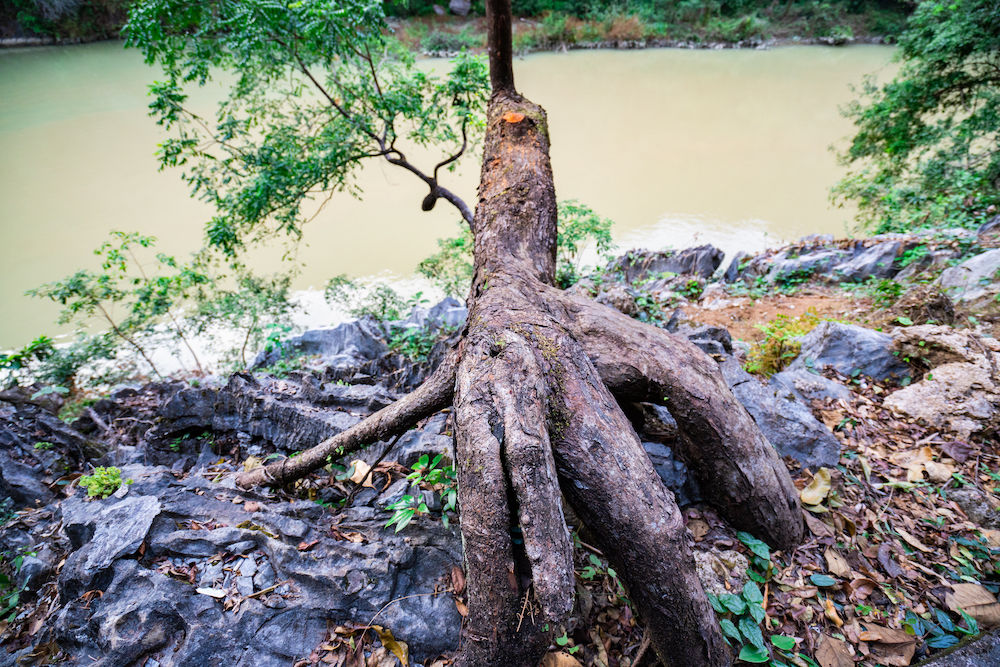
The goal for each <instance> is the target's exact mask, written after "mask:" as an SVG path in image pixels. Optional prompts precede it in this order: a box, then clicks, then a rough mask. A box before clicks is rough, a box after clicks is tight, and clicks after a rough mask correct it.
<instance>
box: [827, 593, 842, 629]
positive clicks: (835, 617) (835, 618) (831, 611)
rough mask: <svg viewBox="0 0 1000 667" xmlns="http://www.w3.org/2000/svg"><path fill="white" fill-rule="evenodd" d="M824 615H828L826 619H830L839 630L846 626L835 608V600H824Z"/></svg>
mask: <svg viewBox="0 0 1000 667" xmlns="http://www.w3.org/2000/svg"><path fill="white" fill-rule="evenodd" d="M823 613H824V614H826V617H827V618H828V619H830V620H831V621H832V622H833V624H834V625H836V626H837V627H838V628H839V627H840V626H842V625H843V624H844V621H843V619H841V618H840V615H839V614H838V613H837V608H836V607H835V606H834V604H833V600H831V599H830V598H826V599H825V600H823Z"/></svg>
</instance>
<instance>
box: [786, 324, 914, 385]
mask: <svg viewBox="0 0 1000 667" xmlns="http://www.w3.org/2000/svg"><path fill="white" fill-rule="evenodd" d="M891 345H892V337H891V336H889V335H888V334H885V333H882V332H880V331H873V330H871V329H866V328H864V327H859V326H857V325H854V324H843V323H841V322H821V323H820V324H819V325H818V326H817V327H816V328H815V329H813V330H812V331H810V332H809V333H807V334H806V335H805V336H803V337H802V349H801V351H800V352H799V356H798V357H796V358H795V360H794V361H792V363H791V364H789V365H788V368H789V369H806V370H809V369H821V368H824V367H826V366H829V367H831V368H833V369H834V370H836V371H837V372H838V373H841V374H843V375H852V374H853V373H854V372H855V371H860V373H861V374H862V375H866V376H868V377H870V378H872V379H875V380H879V381H886V380H901V379H902V378H904V377H909V375H910V369H909V367H908V366H907V365H906V364H904V363H903V362H902V361H900V359H899V358H898V357H897V356H895V355H893V353H892V350H891V349H890V348H891Z"/></svg>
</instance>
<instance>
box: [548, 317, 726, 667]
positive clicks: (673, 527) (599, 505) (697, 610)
mask: <svg viewBox="0 0 1000 667" xmlns="http://www.w3.org/2000/svg"><path fill="white" fill-rule="evenodd" d="M548 377H549V378H551V380H550V382H553V383H554V384H555V383H557V384H558V387H555V386H554V387H553V389H554V390H555V391H553V392H552V397H551V401H552V412H553V413H554V414H555V415H557V416H556V420H557V422H556V423H558V424H559V427H560V428H559V432H558V434H556V433H555V432H553V436H552V440H553V447H554V449H555V456H556V463H557V466H558V469H559V475H560V478H561V479H562V482H563V490H564V492H565V494H566V497H567V498H568V499H569V502H570V504H571V505H572V507H573V509H574V511H575V512H576V513H577V514H578V515H579V516H580V518H581V519H582V520H583V522H584V523H585V524H586V525H587V527H588V528H590V530H591V531H592V532H593V533H594V534H595V536H596V537H597V540H598V544H599V546H600V548H601V549H602V550H603V551H604V553H605V554H606V555H607V557H608V560H609V561H610V562H611V563H612V564H613V565H614V567H615V568H616V569H617V571H618V572H619V573H620V574H621V577H622V580H623V582H624V583H625V585H626V587H627V588H628V591H629V595H630V596H631V597H632V599H633V600H634V601H635V603H636V604H637V606H638V608H639V609H640V610H641V612H642V615H643V618H644V620H645V621H646V627H647V628H648V630H649V632H650V635H651V638H652V645H653V648H654V649H655V651H656V654H657V655H658V656H659V658H660V660H661V661H662V662H663V664H664V665H668V666H669V667H701V666H709V665H727V664H729V662H730V653H729V650H728V648H727V647H726V645H725V643H724V642H723V640H722V635H721V634H720V632H719V628H718V625H717V622H716V619H715V612H714V611H713V610H712V607H711V606H710V605H709V603H708V599H707V598H706V596H705V592H704V590H703V589H702V587H701V582H700V581H699V580H698V577H697V575H696V574H695V568H694V558H693V556H692V554H691V550H690V548H689V546H688V536H687V530H686V529H685V526H684V519H683V517H682V516H681V513H680V510H679V509H678V507H677V504H676V502H675V501H674V498H673V494H671V493H670V491H669V490H668V489H667V488H666V487H665V486H664V485H663V483H662V482H661V481H660V478H659V476H657V474H656V473H655V472H654V471H653V468H652V466H651V465H650V462H649V457H648V456H647V455H646V451H645V450H644V449H643V447H642V443H641V442H640V441H639V437H638V436H637V435H636V433H635V431H634V430H633V429H632V425H631V424H630V423H629V421H628V419H627V418H626V416H625V414H624V413H623V412H622V410H621V409H620V408H619V406H618V404H617V403H616V402H615V399H614V397H613V396H612V395H611V393H610V392H609V391H608V390H607V388H605V386H604V385H603V384H602V383H601V380H600V378H599V377H598V375H597V371H596V370H595V369H594V367H593V365H592V364H591V363H590V361H589V360H588V359H587V357H586V356H585V355H584V354H583V351H582V349H581V348H580V346H579V345H578V344H577V343H576V342H575V341H573V340H572V339H569V338H568V337H567V339H566V340H564V341H560V344H559V346H558V356H557V359H556V360H555V361H554V362H553V364H552V368H551V369H550V371H549V373H548Z"/></svg>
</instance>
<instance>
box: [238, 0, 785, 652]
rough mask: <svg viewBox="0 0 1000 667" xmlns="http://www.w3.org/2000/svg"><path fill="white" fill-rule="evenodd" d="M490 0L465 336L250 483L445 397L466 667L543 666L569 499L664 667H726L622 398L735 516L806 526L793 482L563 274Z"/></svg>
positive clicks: (684, 367)
mask: <svg viewBox="0 0 1000 667" xmlns="http://www.w3.org/2000/svg"><path fill="white" fill-rule="evenodd" d="M487 7H488V11H490V16H489V18H490V38H491V48H490V59H491V70H492V74H493V82H494V94H493V97H492V99H491V101H490V105H489V109H488V114H487V130H486V139H485V143H484V155H483V167H482V173H481V180H480V185H479V201H478V205H477V207H476V213H475V217H474V221H473V235H474V239H475V272H474V276H473V285H472V289H471V292H470V295H469V300H468V304H469V317H468V321H467V324H466V330H465V331H464V332H463V337H462V339H461V341H460V342H459V343H458V345H457V348H456V350H455V352H454V354H453V355H451V356H449V358H448V359H447V360H446V362H445V363H444V364H442V367H441V368H440V369H438V371H437V372H435V373H434V375H433V376H432V377H431V378H430V379H429V380H428V381H427V382H426V383H425V385H424V386H421V387H420V388H419V389H417V390H416V391H415V392H414V393H413V394H410V395H409V396H407V397H406V398H404V399H401V400H400V401H399V402H398V403H397V404H394V405H391V406H389V407H387V408H385V409H383V410H381V411H379V412H378V413H375V414H374V415H372V416H371V417H369V418H368V419H366V420H364V421H362V422H361V423H360V424H358V425H356V426H355V427H353V428H352V429H350V430H349V431H345V432H344V433H342V434H340V435H338V436H336V437H335V438H331V439H329V440H327V441H326V442H325V443H322V444H321V445H319V446H317V447H315V448H313V449H312V450H309V451H307V452H304V453H303V454H302V455H301V456H299V457H296V458H295V459H294V461H290V462H284V463H275V464H271V465H269V466H266V467H265V468H260V469H258V470H254V471H251V472H249V473H245V474H244V475H242V476H241V477H240V479H239V481H240V483H241V484H244V485H249V484H254V483H261V482H270V483H282V482H287V481H289V480H291V479H294V478H295V477H298V476H301V475H303V474H305V473H306V472H308V471H309V470H310V469H315V468H316V467H319V466H320V465H322V464H323V463H324V462H325V461H326V457H327V455H329V454H335V453H338V452H342V451H344V450H345V449H348V450H349V449H354V448H357V447H360V446H362V445H364V444H366V443H370V442H373V441H374V440H377V439H385V438H387V437H389V436H391V435H393V434H395V433H397V432H399V431H401V430H403V429H406V428H408V427H409V426H410V425H411V424H412V423H414V422H415V421H417V420H418V419H420V418H422V417H424V416H426V415H427V414H430V413H431V412H433V411H436V410H438V409H440V408H441V407H442V406H443V405H445V404H447V402H448V401H449V400H453V403H454V407H455V440H456V456H457V459H458V460H457V461H456V469H457V472H458V482H459V502H460V506H461V513H460V516H461V527H462V537H463V541H464V548H465V558H466V569H467V591H468V599H469V617H468V619H467V621H468V622H467V626H466V628H465V634H464V639H463V650H462V653H461V655H460V656H459V659H458V662H459V664H462V665H468V666H474V667H486V666H493V665H495V666H497V667H520V666H524V667H535V665H537V664H538V661H539V659H540V658H541V656H542V654H543V653H544V651H545V649H546V647H547V645H548V643H549V640H550V638H551V632H550V631H551V630H552V629H554V628H555V626H557V625H558V624H560V623H561V622H563V621H565V620H566V618H567V617H568V615H569V614H570V613H571V611H572V608H573V596H574V572H573V560H572V540H571V538H570V535H569V532H568V529H567V526H566V521H565V518H564V517H563V513H562V504H561V497H565V498H566V500H567V501H568V502H569V504H570V505H571V506H572V508H573V510H574V511H575V512H576V514H577V515H578V516H579V517H580V518H581V519H582V520H583V521H584V523H585V524H587V526H588V527H589V528H590V529H591V530H592V531H593V532H594V534H595V535H596V536H597V540H598V543H599V546H600V548H601V549H602V550H603V551H604V553H605V554H607V556H608V559H609V561H610V562H611V564H612V565H613V566H614V568H615V569H616V570H617V571H618V572H619V573H620V576H621V578H622V581H623V582H624V583H625V585H626V588H627V589H628V592H629V595H630V596H631V598H632V599H633V601H634V602H635V603H636V606H637V608H638V609H639V611H640V612H641V614H642V617H643V620H644V621H645V622H646V624H647V626H648V628H649V630H650V631H651V636H652V645H653V647H654V649H655V651H656V653H657V655H658V656H659V658H660V660H661V661H662V662H663V663H664V664H665V665H671V666H674V667H699V666H709V665H711V666H716V665H725V664H729V662H730V661H731V656H730V652H729V650H728V648H727V647H726V645H725V643H724V642H723V640H722V636H721V634H720V632H719V628H718V625H717V623H716V620H715V615H714V613H713V611H712V609H711V607H710V605H709V604H708V601H707V599H706V597H705V593H704V591H703V590H702V588H701V584H700V583H699V581H698V578H697V576H696V575H695V568H694V562H693V559H692V555H691V552H690V547H689V545H688V539H687V532H686V529H685V526H684V521H683V517H682V516H681V514H680V512H679V510H678V508H677V505H676V503H675V501H674V498H673V496H672V494H671V493H670V491H668V490H667V489H666V487H664V486H663V484H662V483H661V481H660V479H659V477H658V476H657V475H656V473H655V472H654V470H653V467H652V464H651V463H650V461H649V458H648V457H647V455H646V453H645V451H644V450H643V448H642V445H641V443H640V442H639V438H638V436H637V435H636V433H635V431H634V429H633V428H632V426H631V424H630V423H629V421H628V419H627V418H626V416H625V414H624V413H623V411H622V409H621V407H620V406H619V402H623V403H626V402H632V401H647V402H656V403H660V404H662V405H666V406H667V407H668V408H669V410H670V411H671V413H672V414H673V415H674V417H675V418H676V420H677V424H678V429H679V431H680V434H681V441H682V446H681V451H680V452H679V454H680V455H681V456H682V457H683V458H684V460H685V461H686V462H687V464H688V465H689V467H690V468H691V470H692V472H693V474H694V475H695V476H696V477H697V479H698V481H699V482H700V485H701V488H702V489H703V491H704V493H705V496H706V499H707V500H708V501H709V502H710V503H712V504H713V505H715V506H716V507H717V508H718V509H719V511H720V512H721V513H722V515H723V516H724V517H726V519H727V520H729V521H730V522H731V523H732V524H733V525H735V526H737V527H739V528H742V529H745V530H747V531H749V532H751V533H754V534H755V535H757V536H758V537H761V538H762V539H765V540H766V541H768V542H770V543H771V544H772V545H775V546H778V547H781V548H788V547H791V546H793V545H795V544H796V543H797V542H798V541H799V540H800V539H801V537H802V520H801V512H800V509H799V505H798V498H797V494H796V493H795V489H794V487H793V486H792V483H791V479H790V477H789V475H788V472H787V470H786V469H785V467H784V465H783V464H782V462H781V460H780V459H779V457H778V455H777V454H776V453H775V451H774V449H773V448H772V447H771V446H770V445H769V444H768V442H767V441H766V439H765V438H764V437H763V435H761V433H760V430H759V429H758V428H757V426H756V425H755V424H754V422H753V419H752V418H751V417H750V415H749V414H748V413H747V411H746V410H745V409H744V408H743V407H742V406H741V405H740V404H739V402H738V401H737V400H736V399H735V397H734V396H733V395H732V393H731V392H730V391H729V389H728V387H727V386H726V384H725V382H724V381H723V379H722V376H721V373H720V372H719V370H718V368H717V365H716V364H715V363H714V362H713V361H712V360H711V359H709V358H708V357H707V356H706V355H705V354H703V353H702V352H701V351H700V350H699V349H698V348H697V347H695V346H694V345H692V344H690V343H689V342H687V341H686V340H683V339H681V338H678V337H675V336H673V335H671V334H669V333H667V332H666V331H664V330H662V329H657V328H655V327H652V326H649V325H645V324H641V323H639V322H636V321H635V320H632V319H630V318H628V317H625V316H624V315H621V314H620V313H617V312H615V311H612V310H611V309H609V308H607V307H605V306H601V305H599V304H597V303H595V302H593V301H590V300H588V299H582V298H579V297H573V296H570V295H567V294H566V293H564V292H561V291H559V290H557V289H555V288H554V287H553V286H552V285H553V281H554V275H555V264H556V198H555V191H554V187H553V183H552V171H551V167H550V163H549V136H548V129H547V125H546V117H545V112H544V111H543V110H542V108H541V107H539V106H537V105H535V104H532V103H531V102H529V101H527V100H525V99H524V98H522V97H521V96H519V95H518V94H517V93H516V92H515V91H514V87H513V73H512V69H510V55H509V49H510V14H509V0H490V1H489V2H488V3H487ZM498 7H499V12H498ZM498 13H499V14H505V16H506V24H505V26H504V23H503V18H504V16H500V17H499V23H498V22H497V15H498ZM499 33H505V34H506V36H507V37H506V41H505V42H504V41H503V39H502V36H503V35H502V34H500V37H499V38H496V35H497V34H499ZM495 38H496V39H500V43H499V45H498V42H497V41H496V39H495ZM504 54H506V55H504ZM452 397H453V399H452ZM516 531H519V532H520V534H521V536H522V537H523V544H520V543H519V541H518V540H515V539H513V537H512V535H513V534H514V533H515V532H516ZM546 628H547V629H548V630H549V631H548V632H547V631H546Z"/></svg>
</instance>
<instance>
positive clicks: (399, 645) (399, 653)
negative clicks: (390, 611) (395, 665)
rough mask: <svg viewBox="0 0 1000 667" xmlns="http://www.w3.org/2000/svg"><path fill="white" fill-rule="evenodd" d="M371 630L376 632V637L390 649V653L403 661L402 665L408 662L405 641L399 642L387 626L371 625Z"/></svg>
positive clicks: (408, 657) (404, 665) (408, 654)
mask: <svg viewBox="0 0 1000 667" xmlns="http://www.w3.org/2000/svg"><path fill="white" fill-rule="evenodd" d="M372 630H374V631H375V632H376V633H377V634H378V638H379V639H380V640H381V641H382V646H384V647H385V648H387V649H389V650H390V651H392V654H393V655H394V656H396V657H397V658H399V661H400V662H401V663H403V667H406V666H407V665H409V664H410V649H409V647H408V646H407V645H406V642H401V641H399V640H398V639H396V638H395V637H393V636H392V631H391V630H389V629H388V628H383V627H382V626H381V625H373V626H372Z"/></svg>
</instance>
